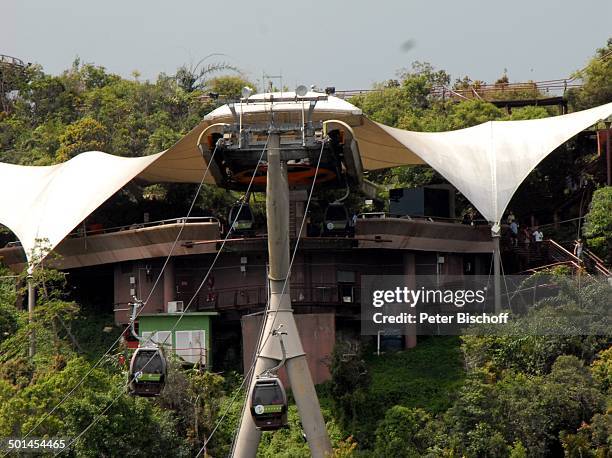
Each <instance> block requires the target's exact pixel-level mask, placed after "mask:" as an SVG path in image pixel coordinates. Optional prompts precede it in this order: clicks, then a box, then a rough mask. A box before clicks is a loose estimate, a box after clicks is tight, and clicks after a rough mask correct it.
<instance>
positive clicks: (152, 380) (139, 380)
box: [128, 347, 167, 396]
mask: <svg viewBox="0 0 612 458" xmlns="http://www.w3.org/2000/svg"><path fill="white" fill-rule="evenodd" d="M166 376H167V367H166V357H165V356H164V354H163V352H162V351H161V350H160V349H159V348H146V347H145V348H137V349H136V351H135V352H134V354H133V355H132V359H131V361H130V371H129V375H128V377H129V390H130V394H132V395H134V396H159V394H160V393H161V392H162V390H163V389H164V385H165V384H166Z"/></svg>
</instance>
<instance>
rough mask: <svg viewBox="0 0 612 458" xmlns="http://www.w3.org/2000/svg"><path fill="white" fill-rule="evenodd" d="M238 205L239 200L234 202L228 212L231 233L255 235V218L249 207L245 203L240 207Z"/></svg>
mask: <svg viewBox="0 0 612 458" xmlns="http://www.w3.org/2000/svg"><path fill="white" fill-rule="evenodd" d="M240 205H241V204H240V203H239V202H238V203H236V204H234V205H233V206H232V208H231V210H230V213H229V223H230V224H231V225H232V229H233V233H234V234H236V235H245V236H253V235H255V218H254V216H253V212H252V211H251V207H250V206H249V204H247V203H245V204H243V205H242V208H240ZM239 212H240V213H239ZM236 215H237V216H238V217H236Z"/></svg>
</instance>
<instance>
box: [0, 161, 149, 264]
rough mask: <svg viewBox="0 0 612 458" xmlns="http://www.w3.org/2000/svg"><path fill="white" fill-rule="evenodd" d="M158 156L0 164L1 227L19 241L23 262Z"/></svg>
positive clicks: (60, 236) (54, 241)
mask: <svg viewBox="0 0 612 458" xmlns="http://www.w3.org/2000/svg"><path fill="white" fill-rule="evenodd" d="M159 157H160V154H156V155H154V156H147V157H140V158H123V157H119V156H112V155H110V154H106V153H101V152H99V151H89V152H87V153H83V154H79V155H78V156H76V157H75V158H73V159H71V160H69V161H67V162H64V163H62V164H58V165H52V166H46V167H34V166H31V167H30V166H20V165H12V164H3V163H0V196H2V201H1V202H0V224H3V225H5V226H7V227H8V228H9V229H10V230H12V231H13V232H14V233H15V235H16V236H17V237H18V238H19V240H20V241H21V244H22V245H23V248H24V250H25V252H26V256H27V258H28V261H31V260H32V259H37V258H40V257H41V255H42V256H44V254H45V253H35V252H34V251H33V250H34V249H35V247H36V246H37V244H38V248H43V249H44V248H49V249H53V248H55V247H56V246H57V244H59V242H61V241H62V240H63V239H64V237H66V235H68V233H69V232H70V231H71V230H72V229H74V228H75V227H76V226H77V225H78V224H79V223H80V222H81V221H83V220H84V219H85V218H86V217H87V216H88V215H89V214H90V213H92V212H93V211H94V210H95V209H96V208H98V207H99V206H100V205H102V203H104V201H105V200H107V199H108V198H109V197H110V196H112V195H113V194H114V193H115V192H117V191H118V190H119V189H121V188H122V187H123V186H124V185H125V184H126V183H127V182H129V181H130V180H131V179H133V178H134V177H135V176H137V175H138V174H139V173H140V172H141V171H142V170H144V169H145V168H146V167H148V166H149V165H151V164H152V163H153V162H155V161H156V160H158V159H159Z"/></svg>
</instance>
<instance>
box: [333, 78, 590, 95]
mask: <svg viewBox="0 0 612 458" xmlns="http://www.w3.org/2000/svg"><path fill="white" fill-rule="evenodd" d="M398 87H399V86H398ZM580 87H582V83H581V82H579V81H576V80H575V79H571V78H568V79H554V80H544V81H528V82H522V83H492V84H487V83H480V84H478V83H472V84H470V85H469V86H467V87H464V88H449V87H447V86H434V87H432V88H431V90H430V94H431V95H433V96H436V97H440V98H443V99H444V98H447V99H453V98H456V99H474V98H477V99H484V100H489V99H492V96H498V95H500V94H504V93H506V94H508V95H512V94H517V93H523V94H524V93H525V92H531V93H533V94H534V98H546V97H550V96H551V95H553V94H559V95H563V94H564V93H565V91H566V90H567V89H570V88H580ZM384 89H387V88H386V87H385V88H380V89H379V88H374V89H349V90H344V91H336V92H335V93H334V94H333V95H334V96H336V97H339V98H341V99H349V98H351V97H354V96H357V95H366V94H369V93H371V92H382V91H383V90H384Z"/></svg>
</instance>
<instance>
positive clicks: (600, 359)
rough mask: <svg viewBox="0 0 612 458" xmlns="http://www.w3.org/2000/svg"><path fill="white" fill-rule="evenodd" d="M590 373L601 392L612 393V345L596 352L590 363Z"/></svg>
mask: <svg viewBox="0 0 612 458" xmlns="http://www.w3.org/2000/svg"><path fill="white" fill-rule="evenodd" d="M591 373H592V374H593V379H594V380H595V382H596V383H597V385H598V387H599V389H600V390H601V392H602V393H606V394H612V347H609V348H607V349H605V350H602V351H600V352H599V353H598V354H597V358H596V359H595V361H593V364H591Z"/></svg>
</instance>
